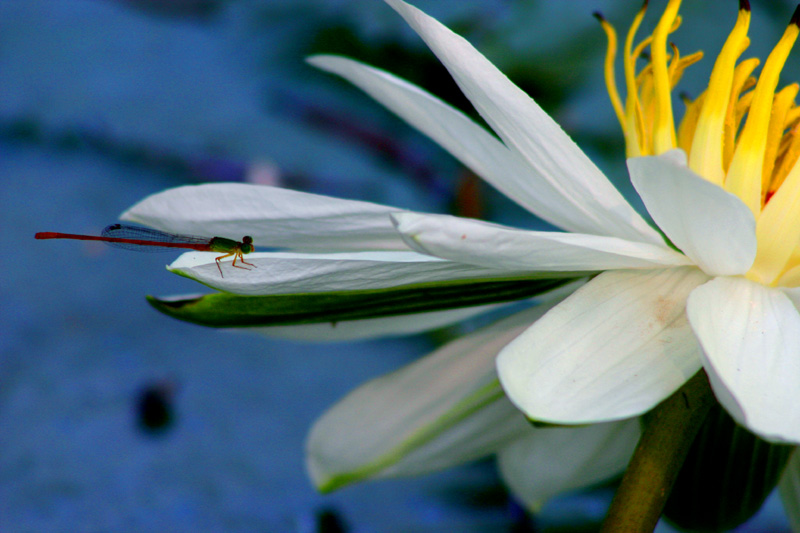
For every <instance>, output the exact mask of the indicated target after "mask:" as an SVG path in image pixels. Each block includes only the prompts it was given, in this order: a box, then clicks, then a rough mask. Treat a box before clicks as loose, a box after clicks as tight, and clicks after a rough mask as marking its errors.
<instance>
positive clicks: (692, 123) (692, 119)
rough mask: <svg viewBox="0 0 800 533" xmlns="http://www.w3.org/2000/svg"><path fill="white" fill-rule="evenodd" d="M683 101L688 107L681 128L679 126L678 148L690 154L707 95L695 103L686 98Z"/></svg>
mask: <svg viewBox="0 0 800 533" xmlns="http://www.w3.org/2000/svg"><path fill="white" fill-rule="evenodd" d="M681 99H682V100H683V103H684V105H685V106H686V112H685V113H684V114H683V119H682V120H681V124H680V126H678V148H680V149H682V150H683V151H684V152H686V153H687V154H688V153H689V150H690V149H691V146H692V140H693V139H694V136H695V132H696V130H697V121H698V120H699V117H700V109H701V108H702V107H703V102H704V101H705V99H706V93H705V92H704V93H703V94H701V95H700V96H699V97H697V98H695V100H694V101H691V100H689V98H684V97H682V98H681Z"/></svg>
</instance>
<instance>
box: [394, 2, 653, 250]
mask: <svg viewBox="0 0 800 533" xmlns="http://www.w3.org/2000/svg"><path fill="white" fill-rule="evenodd" d="M386 1H387V3H388V4H389V5H391V6H392V7H393V8H394V9H395V10H396V11H397V12H398V13H400V15H402V16H403V18H404V19H406V22H408V23H409V25H411V27H412V28H413V29H414V30H415V31H416V32H417V33H418V34H419V35H420V37H422V38H423V39H424V40H425V42H426V43H427V44H428V46H429V47H430V48H431V50H432V51H433V53H434V54H436V56H437V57H438V58H439V60H440V61H441V62H442V63H444V65H445V66H446V67H447V69H448V70H449V71H450V74H451V75H452V76H453V78H454V79H455V81H456V83H458V85H459V87H461V90H462V91H463V92H464V94H465V95H466V96H467V97H468V98H469V99H470V101H471V102H472V104H473V105H474V106H475V108H476V109H477V110H478V112H479V113H480V114H481V116H482V117H483V118H484V119H485V120H486V122H487V123H489V125H490V126H491V127H492V128H493V129H494V130H495V131H496V132H497V134H498V135H499V136H500V138H501V139H502V140H503V142H504V143H505V144H506V145H507V146H508V147H509V148H510V149H511V150H513V151H516V152H517V153H518V154H519V155H520V156H521V157H522V158H524V159H525V160H526V161H527V162H528V164H529V165H530V167H531V173H530V177H529V180H530V189H531V191H533V193H535V194H539V195H541V198H542V204H548V203H549V204H552V205H553V206H554V207H555V208H556V209H557V210H558V211H559V212H560V213H561V221H560V222H559V223H558V225H559V226H560V227H562V228H564V229H566V230H570V231H575V232H579V233H590V234H593V235H610V236H614V237H619V238H623V239H629V240H634V241H644V242H651V243H654V244H655V243H661V242H662V239H661V236H660V235H658V233H657V232H655V231H654V230H653V229H652V228H651V227H649V226H648V225H647V224H646V223H645V222H644V220H642V218H641V217H640V216H639V214H638V213H636V211H635V210H634V209H633V208H632V207H631V206H630V205H629V204H628V203H627V202H626V201H625V199H624V198H623V197H622V195H621V194H620V193H619V191H617V190H616V189H615V188H614V186H613V185H611V183H610V182H609V181H608V180H607V179H606V177H605V176H603V174H602V172H600V170H599V169H598V168H597V167H596V166H595V165H594V164H593V163H592V162H591V161H590V160H589V158H588V157H587V156H586V155H585V154H584V153H583V152H582V151H581V150H580V148H578V146H577V145H576V144H575V143H574V142H573V141H572V140H571V139H570V138H569V137H568V136H567V135H566V134H565V133H564V131H563V130H562V129H561V127H560V126H559V125H558V124H556V123H555V122H554V121H553V119H551V118H550V117H549V116H548V115H547V114H546V113H545V112H544V111H542V109H541V108H540V107H539V106H538V105H537V104H536V102H534V101H533V100H532V99H531V98H530V97H529V96H528V95H527V94H525V93H524V92H523V91H522V90H521V89H520V88H519V87H517V86H516V85H514V84H513V83H512V82H511V81H510V80H509V79H508V78H507V77H506V76H505V75H503V74H502V73H501V72H500V71H499V70H497V68H496V67H495V66H494V65H492V63H491V62H489V61H488V60H487V59H486V58H485V57H483V56H482V55H481V54H480V53H479V52H478V51H477V50H475V49H474V48H473V47H472V45H470V44H469V43H468V42H467V41H466V40H465V39H463V38H462V37H460V36H458V35H456V34H454V33H453V32H451V31H450V30H449V29H447V28H446V27H444V26H442V25H441V24H440V23H439V22H437V21H436V20H434V19H433V18H431V17H429V16H427V15H426V14H424V13H423V12H422V11H420V10H419V9H417V8H415V7H413V6H410V5H408V4H406V3H405V2H402V1H400V0H386Z"/></svg>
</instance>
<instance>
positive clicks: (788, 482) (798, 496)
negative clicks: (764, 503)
mask: <svg viewBox="0 0 800 533" xmlns="http://www.w3.org/2000/svg"><path fill="white" fill-rule="evenodd" d="M778 489H779V490H780V494H781V501H782V502H783V510H784V511H786V515H787V516H788V517H789V523H790V524H791V526H792V531H800V453H797V450H795V451H794V453H792V457H791V459H789V463H788V464H787V465H786V470H784V471H783V476H781V480H780V482H779V484H778Z"/></svg>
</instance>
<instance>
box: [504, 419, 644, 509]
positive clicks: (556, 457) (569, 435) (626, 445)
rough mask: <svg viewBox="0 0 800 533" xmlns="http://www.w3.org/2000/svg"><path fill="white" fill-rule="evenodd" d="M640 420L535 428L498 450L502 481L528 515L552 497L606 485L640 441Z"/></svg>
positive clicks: (622, 466)
mask: <svg viewBox="0 0 800 533" xmlns="http://www.w3.org/2000/svg"><path fill="white" fill-rule="evenodd" d="M639 434H640V428H639V420H638V419H631V420H623V421H619V422H609V423H606V424H592V425H589V426H585V427H578V428H543V429H538V430H536V431H535V432H532V433H530V434H528V435H526V436H524V437H522V438H520V439H517V440H516V441H514V442H512V443H511V444H510V445H508V446H507V447H506V448H504V449H503V450H501V451H500V452H499V453H498V455H497V458H498V465H499V467H500V473H501V474H502V476H503V480H504V481H505V482H506V484H507V485H508V487H509V488H510V489H511V490H512V492H514V494H515V495H516V496H517V497H518V498H519V499H520V500H521V501H522V502H523V503H524V504H525V506H526V507H527V508H528V509H530V510H531V511H534V512H535V511H538V510H539V509H540V508H541V506H542V505H544V503H545V502H546V501H547V500H548V499H550V498H551V497H553V496H555V495H557V494H559V493H562V492H566V491H570V490H575V489H580V488H585V487H588V486H590V485H594V484H597V483H600V482H601V481H605V480H607V479H609V478H611V477H613V476H615V475H617V474H619V473H620V472H622V471H623V470H624V469H625V466H626V465H627V464H628V461H629V460H630V458H631V455H632V454H633V450H634V448H636V442H637V441H638V439H639Z"/></svg>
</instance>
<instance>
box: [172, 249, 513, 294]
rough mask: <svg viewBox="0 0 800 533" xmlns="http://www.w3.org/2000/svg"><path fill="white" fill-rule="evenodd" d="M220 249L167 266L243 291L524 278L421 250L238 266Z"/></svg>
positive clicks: (255, 259)
mask: <svg viewBox="0 0 800 533" xmlns="http://www.w3.org/2000/svg"><path fill="white" fill-rule="evenodd" d="M219 255H220V254H219V253H211V252H189V253H185V254H183V255H181V256H180V257H179V258H178V259H176V260H175V261H174V262H173V263H172V264H171V265H170V266H169V267H168V268H169V270H170V271H172V272H175V273H177V274H180V275H182V276H186V277H188V278H191V279H194V280H196V281H199V282H201V283H203V284H205V285H208V286H209V287H213V288H215V289H218V290H221V291H225V292H230V293H234V294H242V295H253V296H255V295H266V294H291V293H308V292H326V291H350V290H370V289H385V288H388V287H399V286H402V285H413V284H419V283H433V282H441V281H444V282H446V281H454V280H472V279H512V278H522V277H525V276H526V274H525V273H524V272H510V271H506V270H499V269H489V268H484V267H479V266H472V265H464V264H459V263H454V262H452V261H445V260H443V259H439V258H436V257H431V256H429V255H423V254H418V253H416V252H352V253H338V254H311V253H294V252H274V253H252V254H249V255H247V256H245V259H246V260H247V262H248V263H251V264H252V265H254V266H252V267H247V268H249V270H245V269H242V268H235V267H233V266H232V265H231V261H232V260H231V258H228V259H226V260H224V261H222V262H221V268H222V275H220V271H219V269H218V268H217V264H216V262H215V258H216V257H219Z"/></svg>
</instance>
